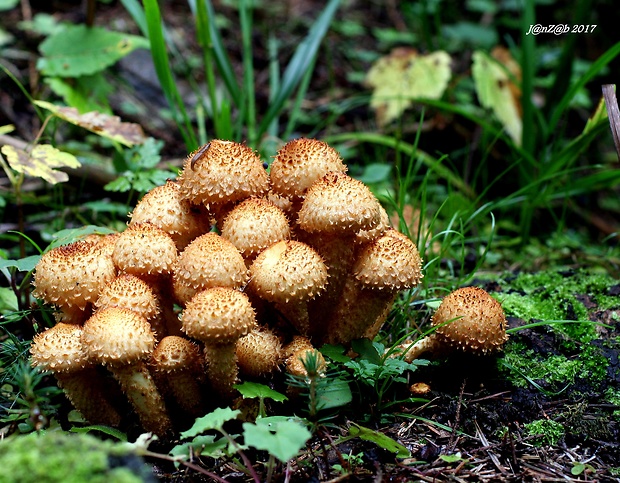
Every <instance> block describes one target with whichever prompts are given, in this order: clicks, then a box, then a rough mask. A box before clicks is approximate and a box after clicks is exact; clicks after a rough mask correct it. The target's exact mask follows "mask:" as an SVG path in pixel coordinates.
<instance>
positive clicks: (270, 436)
mask: <svg viewBox="0 0 620 483" xmlns="http://www.w3.org/2000/svg"><path fill="white" fill-rule="evenodd" d="M243 431H244V432H243V438H244V441H245V444H246V445H248V446H252V447H254V448H256V449H261V450H265V451H267V452H269V454H271V455H273V456H275V457H276V458H278V459H279V460H280V461H281V462H283V463H286V462H287V461H288V460H290V459H291V458H294V457H295V456H296V455H297V454H298V453H299V451H300V450H301V449H302V448H303V447H304V446H305V445H306V442H307V441H308V440H309V439H310V437H311V436H312V433H310V431H308V428H306V426H305V425H303V424H301V423H300V422H298V421H295V420H290V419H286V420H283V419H282V418H277V419H273V418H271V417H267V418H262V419H259V420H258V421H257V422H256V424H252V423H243Z"/></svg>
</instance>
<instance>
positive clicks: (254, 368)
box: [236, 327, 282, 377]
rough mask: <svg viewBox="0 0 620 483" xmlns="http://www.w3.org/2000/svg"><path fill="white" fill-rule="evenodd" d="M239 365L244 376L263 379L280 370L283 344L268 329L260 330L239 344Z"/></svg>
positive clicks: (254, 331)
mask: <svg viewBox="0 0 620 483" xmlns="http://www.w3.org/2000/svg"><path fill="white" fill-rule="evenodd" d="M236 352H237V363H238V364H239V370H240V372H241V373H242V374H244V375H246V376H249V377H262V376H265V375H267V374H270V373H272V372H274V371H275V370H276V369H277V368H278V364H279V363H280V358H281V356H282V342H281V341H280V337H278V336H277V335H276V334H275V333H274V332H273V331H271V330H270V329H268V328H264V327H262V328H258V329H254V330H252V331H251V332H250V333H248V334H247V335H244V336H243V337H241V338H240V339H239V341H238V342H237V349H236Z"/></svg>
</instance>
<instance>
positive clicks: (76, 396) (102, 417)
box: [55, 367, 121, 426]
mask: <svg viewBox="0 0 620 483" xmlns="http://www.w3.org/2000/svg"><path fill="white" fill-rule="evenodd" d="M55 377H56V380H57V381H58V385H59V386H60V387H61V388H62V390H63V391H64V393H65V395H66V396H67V398H68V399H69V401H71V404H72V405H73V407H74V408H75V409H77V410H78V411H79V412H80V414H81V415H82V416H83V417H84V419H86V420H87V421H88V422H90V423H92V424H105V425H108V426H118V425H119V424H120V422H121V416H120V415H119V413H118V411H117V410H116V409H115V408H114V406H112V404H111V403H110V401H109V399H108V397H107V394H106V391H105V387H106V385H105V381H104V379H103V377H101V374H100V373H99V372H98V371H97V369H96V368H95V367H87V368H84V369H80V370H77V371H73V372H58V373H56V374H55Z"/></svg>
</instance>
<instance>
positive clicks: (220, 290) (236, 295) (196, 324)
mask: <svg viewBox="0 0 620 483" xmlns="http://www.w3.org/2000/svg"><path fill="white" fill-rule="evenodd" d="M181 321H182V323H183V327H182V329H183V331H184V332H185V333H186V334H187V335H188V336H189V337H192V338H193V339H197V340H200V341H202V342H204V343H205V344H206V345H216V346H217V345H230V344H235V343H236V341H237V340H238V339H239V338H240V337H243V336H244V335H246V334H247V333H248V332H250V330H252V329H253V328H254V327H255V326H256V314H255V312H254V308H253V307H252V304H251V303H250V300H249V299H248V296H247V295H246V294H244V293H243V292H240V291H238V290H235V289H233V288H228V287H213V288H208V289H206V290H203V291H202V292H199V293H197V294H196V295H195V296H194V297H193V298H192V299H191V300H190V301H189V302H188V303H187V306H186V307H185V310H184V311H183V313H182V314H181Z"/></svg>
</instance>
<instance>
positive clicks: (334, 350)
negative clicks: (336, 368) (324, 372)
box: [320, 344, 351, 363]
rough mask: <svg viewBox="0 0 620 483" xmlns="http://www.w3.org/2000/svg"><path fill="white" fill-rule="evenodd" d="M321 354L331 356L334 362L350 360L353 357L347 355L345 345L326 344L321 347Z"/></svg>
mask: <svg viewBox="0 0 620 483" xmlns="http://www.w3.org/2000/svg"><path fill="white" fill-rule="evenodd" d="M320 352H321V354H323V355H324V356H325V357H329V358H330V359H331V360H332V361H334V362H343V363H344V362H349V361H350V360H351V358H350V357H349V356H348V355H346V354H345V353H344V352H345V348H344V346H341V345H332V344H325V345H324V346H322V347H321V351H320Z"/></svg>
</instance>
